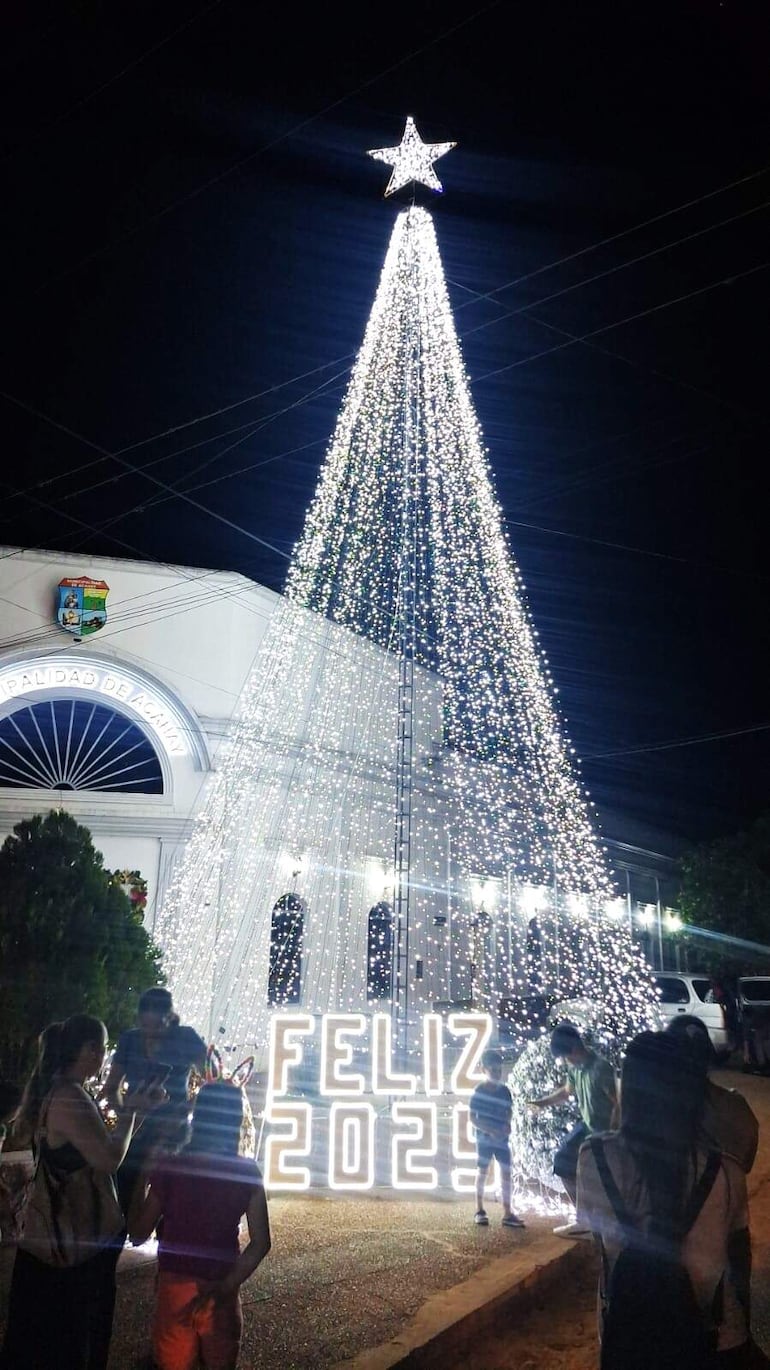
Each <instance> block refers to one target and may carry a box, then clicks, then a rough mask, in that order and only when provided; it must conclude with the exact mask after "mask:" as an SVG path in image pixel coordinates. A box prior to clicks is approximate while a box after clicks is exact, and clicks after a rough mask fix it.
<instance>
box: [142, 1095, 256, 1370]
mask: <svg viewBox="0 0 770 1370" xmlns="http://www.w3.org/2000/svg"><path fill="white" fill-rule="evenodd" d="M242 1122H243V1093H242V1091H241V1090H240V1089H238V1088H237V1087H236V1086H235V1085H233V1084H231V1083H230V1082H229V1081H227V1080H216V1081H214V1082H213V1083H211V1084H205V1085H202V1086H201V1089H200V1090H199V1092H198V1095H197V1098H196V1100H195V1108H194V1112H193V1119H192V1128H191V1134H190V1140H189V1142H188V1143H187V1145H186V1146H185V1147H184V1148H183V1149H182V1150H181V1151H179V1152H178V1153H177V1154H176V1155H174V1156H167V1157H164V1158H163V1159H162V1160H161V1161H160V1162H159V1163H158V1165H157V1167H156V1169H155V1170H154V1171H152V1172H151V1174H150V1184H149V1189H148V1191H147V1193H146V1196H145V1199H144V1203H143V1204H142V1206H141V1208H140V1210H139V1212H138V1214H137V1216H136V1218H135V1219H134V1221H133V1222H132V1224H131V1228H130V1233H129V1235H130V1237H131V1240H132V1241H133V1242H134V1244H135V1245H139V1244H141V1243H142V1242H144V1241H146V1240H147V1238H148V1237H149V1236H150V1235H151V1233H152V1232H153V1231H154V1230H155V1229H156V1227H157V1226H158V1224H159V1223H160V1222H161V1219H162V1226H161V1228H160V1232H159V1243H158V1295H157V1303H156V1307H155V1317H154V1321H153V1329H152V1349H153V1355H154V1358H155V1363H156V1365H157V1367H158V1370H194V1367H195V1366H197V1365H198V1363H199V1361H200V1364H202V1365H203V1366H205V1367H206V1368H207V1370H234V1367H235V1365H236V1363H237V1360H238V1351H239V1349H240V1342H241V1332H242V1328H243V1317H242V1313H241V1299H240V1287H241V1285H242V1284H243V1282H244V1280H247V1279H248V1278H249V1276H250V1275H251V1274H253V1272H254V1271H255V1270H256V1268H257V1266H258V1265H259V1263H260V1261H262V1260H263V1259H264V1257H265V1256H266V1255H267V1253H268V1251H269V1250H270V1223H269V1220H268V1215H267V1202H266V1199H265V1191H264V1188H263V1184H262V1176H261V1174H260V1171H259V1168H258V1166H257V1164H256V1161H253V1160H251V1159H250V1158H249V1157H246V1156H239V1155H238V1143H239V1139H240V1133H241V1125H242ZM244 1215H245V1216H246V1221H247V1224H248V1229H249V1241H248V1244H247V1246H246V1247H245V1248H244V1250H243V1251H241V1250H240V1246H239V1241H238V1232H239V1226H240V1220H241V1218H242V1217H243V1216H244Z"/></svg>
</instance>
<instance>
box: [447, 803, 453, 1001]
mask: <svg viewBox="0 0 770 1370" xmlns="http://www.w3.org/2000/svg"><path fill="white" fill-rule="evenodd" d="M446 997H447V999H451V998H452V835H451V833H450V832H449V829H447V835H446Z"/></svg>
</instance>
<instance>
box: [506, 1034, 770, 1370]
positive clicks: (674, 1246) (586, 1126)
mask: <svg viewBox="0 0 770 1370" xmlns="http://www.w3.org/2000/svg"><path fill="white" fill-rule="evenodd" d="M551 1051H552V1053H553V1055H554V1057H555V1058H556V1059H557V1060H558V1061H562V1062H563V1063H564V1067H565V1076H566V1078H565V1080H564V1082H563V1083H562V1084H561V1085H560V1086H559V1087H558V1088H557V1089H556V1090H554V1091H552V1092H551V1093H550V1094H549V1095H545V1096H543V1097H542V1098H539V1099H535V1100H532V1101H531V1107H532V1108H533V1109H540V1108H544V1107H548V1106H553V1105H557V1104H559V1103H562V1102H564V1101H565V1100H566V1099H567V1098H568V1097H570V1096H573V1097H574V1098H575V1100H576V1102H577V1104H578V1108H579V1111H580V1115H581V1122H580V1124H578V1126H577V1127H575V1128H573V1130H572V1132H571V1133H570V1134H569V1135H568V1137H567V1138H566V1140H565V1141H564V1142H563V1143H562V1144H561V1145H560V1146H559V1147H558V1149H557V1151H556V1156H555V1160H554V1173H555V1174H556V1175H558V1176H559V1178H560V1179H561V1181H562V1183H563V1185H564V1188H565V1190H566V1192H567V1194H568V1196H569V1197H570V1199H572V1200H573V1202H574V1204H575V1206H576V1220H575V1222H574V1223H571V1224H568V1225H563V1226H561V1227H558V1228H556V1229H555V1230H556V1232H557V1233H558V1234H559V1235H560V1236H565V1237H570V1238H573V1239H580V1238H584V1239H587V1240H590V1239H591V1238H592V1237H593V1238H594V1240H595V1241H596V1242H597V1244H598V1246H599V1249H600V1252H601V1266H600V1281H599V1340H600V1347H601V1356H600V1365H601V1367H602V1370H689V1367H692V1368H693V1370H720V1368H721V1370H750V1368H753V1367H760V1366H767V1365H770V1361H768V1360H767V1358H766V1357H765V1356H764V1355H763V1353H762V1352H761V1351H760V1350H759V1348H758V1347H757V1346H756V1344H755V1343H754V1341H753V1339H752V1336H751V1301H750V1283H751V1241H750V1234H749V1221H748V1201H747V1193H746V1176H747V1174H748V1173H749V1171H750V1170H751V1168H752V1166H753V1164H754V1160H755V1157H756V1152H757V1144H758V1136H759V1129H758V1124H757V1119H756V1117H755V1115H754V1113H753V1111H752V1109H751V1108H750V1106H749V1104H748V1103H747V1102H746V1100H745V1099H744V1098H743V1096H742V1095H741V1094H739V1093H737V1092H736V1091H735V1090H731V1089H724V1088H722V1087H721V1086H719V1085H717V1084H715V1083H714V1081H712V1080H711V1079H710V1078H709V1074H708V1072H709V1068H710V1066H711V1065H712V1064H713V1050H712V1047H711V1042H710V1039H709V1035H708V1030H707V1028H706V1027H705V1025H704V1024H703V1023H702V1022H701V1020H700V1019H698V1018H694V1017H690V1016H689V1015H682V1016H681V1017H679V1018H677V1019H676V1020H674V1021H673V1022H672V1023H670V1024H669V1026H668V1027H667V1029H666V1030H665V1031H664V1032H643V1033H641V1034H640V1035H639V1036H637V1037H636V1038H634V1039H633V1040H632V1041H631V1042H630V1043H629V1045H628V1048H627V1050H626V1053H625V1056H624V1059H623V1066H622V1072H621V1079H620V1087H619V1089H616V1085H615V1074H614V1071H613V1068H612V1066H611V1065H610V1063H609V1062H608V1061H605V1060H603V1058H602V1057H601V1056H599V1055H598V1054H597V1053H596V1052H595V1051H593V1050H592V1049H591V1048H590V1047H589V1046H587V1045H586V1043H585V1042H584V1041H583V1040H582V1038H581V1036H580V1033H579V1032H578V1031H577V1029H576V1028H575V1027H574V1026H572V1025H571V1024H569V1023H561V1024H559V1025H557V1027H556V1028H555V1029H554V1031H553V1033H552V1035H551Z"/></svg>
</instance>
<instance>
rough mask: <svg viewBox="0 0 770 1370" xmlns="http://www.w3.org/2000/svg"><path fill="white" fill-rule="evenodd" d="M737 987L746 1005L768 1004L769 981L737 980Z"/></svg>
mask: <svg viewBox="0 0 770 1370" xmlns="http://www.w3.org/2000/svg"><path fill="white" fill-rule="evenodd" d="M738 985H739V988H740V993H741V998H742V999H744V1000H745V1001H746V1003H747V1004H770V979H762V978H759V979H757V980H739V981H738Z"/></svg>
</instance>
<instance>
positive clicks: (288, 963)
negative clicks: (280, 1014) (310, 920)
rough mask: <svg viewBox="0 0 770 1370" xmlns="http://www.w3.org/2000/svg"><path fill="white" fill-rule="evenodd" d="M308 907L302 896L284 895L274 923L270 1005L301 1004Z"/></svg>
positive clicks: (271, 947)
mask: <svg viewBox="0 0 770 1370" xmlns="http://www.w3.org/2000/svg"><path fill="white" fill-rule="evenodd" d="M304 931H305V905H304V904H303V902H302V900H301V899H300V897H299V895H298V894H282V895H281V897H280V899H279V900H278V902H277V903H276V904H275V905H274V907H273V916H272V919H271V923H270V970H269V974H268V981H267V1002H268V1003H269V1004H278V1005H287V1006H288V1005H289V1004H298V1003H299V1001H300V992H301V987H302V938H303V935H304Z"/></svg>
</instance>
